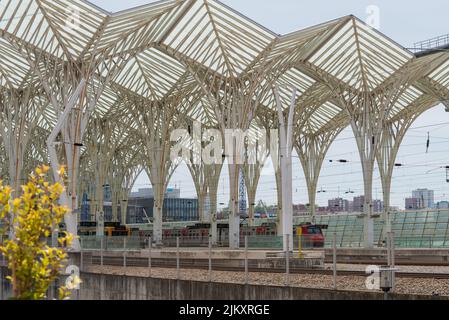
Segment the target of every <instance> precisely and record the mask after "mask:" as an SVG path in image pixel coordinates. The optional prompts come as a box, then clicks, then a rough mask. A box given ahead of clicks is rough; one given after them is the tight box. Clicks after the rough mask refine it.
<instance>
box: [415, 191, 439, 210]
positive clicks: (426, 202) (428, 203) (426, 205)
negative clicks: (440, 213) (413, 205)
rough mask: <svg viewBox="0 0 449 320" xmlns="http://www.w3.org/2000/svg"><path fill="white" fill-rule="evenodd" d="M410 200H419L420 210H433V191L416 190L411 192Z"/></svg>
mask: <svg viewBox="0 0 449 320" xmlns="http://www.w3.org/2000/svg"><path fill="white" fill-rule="evenodd" d="M412 198H416V199H420V200H421V201H422V206H423V208H422V209H433V208H435V195H434V191H433V190H429V189H418V190H414V191H413V192H412Z"/></svg>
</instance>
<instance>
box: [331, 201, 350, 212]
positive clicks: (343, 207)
mask: <svg viewBox="0 0 449 320" xmlns="http://www.w3.org/2000/svg"><path fill="white" fill-rule="evenodd" d="M328 209H329V211H330V212H349V201H348V200H345V199H343V198H336V199H331V200H329V201H328Z"/></svg>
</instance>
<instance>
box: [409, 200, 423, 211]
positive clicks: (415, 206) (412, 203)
mask: <svg viewBox="0 0 449 320" xmlns="http://www.w3.org/2000/svg"><path fill="white" fill-rule="evenodd" d="M422 209H424V203H423V201H422V200H421V199H419V198H406V199H405V210H422Z"/></svg>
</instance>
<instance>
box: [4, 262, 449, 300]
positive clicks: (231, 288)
mask: <svg viewBox="0 0 449 320" xmlns="http://www.w3.org/2000/svg"><path fill="white" fill-rule="evenodd" d="M2 269H3V270H1V271H2V272H3V275H5V273H6V272H5V271H6V270H5V269H4V268H2ZM81 279H82V280H83V283H82V284H81V289H80V290H79V291H78V292H77V293H76V294H75V295H74V296H73V298H75V299H76V298H78V299H80V300H250V301H251V300H262V301H263V300H382V299H383V294H382V293H377V292H364V291H341V290H338V291H333V290H323V289H309V288H296V287H295V288H291V287H271V286H258V285H248V286H245V285H241V284H231V283H208V282H198V281H184V280H180V281H177V280H170V279H154V278H153V279H151V278H141V277H132V276H123V275H107V274H95V273H82V274H81ZM0 293H1V294H2V296H0V297H1V298H3V299H7V298H8V297H10V294H11V287H10V285H9V283H8V282H6V281H3V282H2V286H1V288H0ZM391 299H393V300H430V299H437V300H448V299H449V298H442V297H439V298H436V297H435V298H434V297H430V296H415V295H397V294H393V295H392V296H391Z"/></svg>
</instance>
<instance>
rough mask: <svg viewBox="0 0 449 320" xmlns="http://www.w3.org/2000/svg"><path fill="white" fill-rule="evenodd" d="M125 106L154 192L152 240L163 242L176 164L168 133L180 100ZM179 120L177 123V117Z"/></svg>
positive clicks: (134, 101) (132, 102) (141, 101)
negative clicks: (167, 198) (165, 207)
mask: <svg viewBox="0 0 449 320" xmlns="http://www.w3.org/2000/svg"><path fill="white" fill-rule="evenodd" d="M129 98H130V100H129V101H128V102H129V103H128V107H129V108H130V109H129V110H130V112H132V113H133V114H134V115H135V119H137V123H136V124H137V130H138V132H139V137H140V139H141V141H142V145H143V148H142V149H143V153H144V159H143V161H144V163H145V170H146V171H147V173H148V176H149V177H150V181H151V185H152V187H153V193H154V206H153V240H154V241H155V242H156V243H157V244H161V243H162V219H163V216H162V212H163V211H162V210H163V204H164V198H165V193H166V190H167V186H168V183H169V182H170V179H171V177H172V175H173V173H174V171H175V170H176V168H177V166H178V163H174V162H172V161H171V159H170V155H171V143H170V136H171V130H172V129H173V128H174V127H175V123H176V116H177V115H178V112H177V108H176V107H178V106H179V102H180V101H167V102H151V101H147V100H144V99H143V98H139V97H129ZM178 120H180V119H179V118H178Z"/></svg>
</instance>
